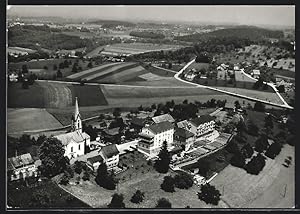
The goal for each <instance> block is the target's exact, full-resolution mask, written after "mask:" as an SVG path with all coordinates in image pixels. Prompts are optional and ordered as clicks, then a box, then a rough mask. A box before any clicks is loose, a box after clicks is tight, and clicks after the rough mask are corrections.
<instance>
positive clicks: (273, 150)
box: [265, 142, 281, 159]
mask: <svg viewBox="0 0 300 214" xmlns="http://www.w3.org/2000/svg"><path fill="white" fill-rule="evenodd" d="M280 152H281V145H280V144H279V143H277V142H275V143H272V144H271V145H270V146H269V148H268V149H267V151H266V153H265V155H266V156H267V157H269V158H271V159H274V158H275V157H276V156H277V155H278V154H279V153H280Z"/></svg>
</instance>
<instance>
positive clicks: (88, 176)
mask: <svg viewBox="0 0 300 214" xmlns="http://www.w3.org/2000/svg"><path fill="white" fill-rule="evenodd" d="M82 180H84V181H89V180H90V173H88V171H84V174H83V176H82Z"/></svg>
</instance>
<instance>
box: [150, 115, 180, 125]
mask: <svg viewBox="0 0 300 214" xmlns="http://www.w3.org/2000/svg"><path fill="white" fill-rule="evenodd" d="M152 120H153V121H154V122H155V123H161V122H164V121H169V122H170V123H174V121H175V120H174V118H173V117H172V116H171V115H170V114H163V115H159V116H156V117H152Z"/></svg>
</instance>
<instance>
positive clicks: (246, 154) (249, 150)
mask: <svg viewBox="0 0 300 214" xmlns="http://www.w3.org/2000/svg"><path fill="white" fill-rule="evenodd" d="M253 153H254V150H253V148H252V147H251V146H250V144H249V143H248V144H246V145H245V146H243V148H242V154H243V156H244V157H245V158H250V157H251V156H252V155H253Z"/></svg>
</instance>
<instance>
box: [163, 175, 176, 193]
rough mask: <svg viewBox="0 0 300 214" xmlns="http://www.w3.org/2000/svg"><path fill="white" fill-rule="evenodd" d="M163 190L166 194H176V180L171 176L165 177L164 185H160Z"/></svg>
mask: <svg viewBox="0 0 300 214" xmlns="http://www.w3.org/2000/svg"><path fill="white" fill-rule="evenodd" d="M160 187H161V189H163V190H164V191H166V192H175V180H174V178H173V177H171V176H165V177H164V181H163V183H162V184H161V185H160Z"/></svg>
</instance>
